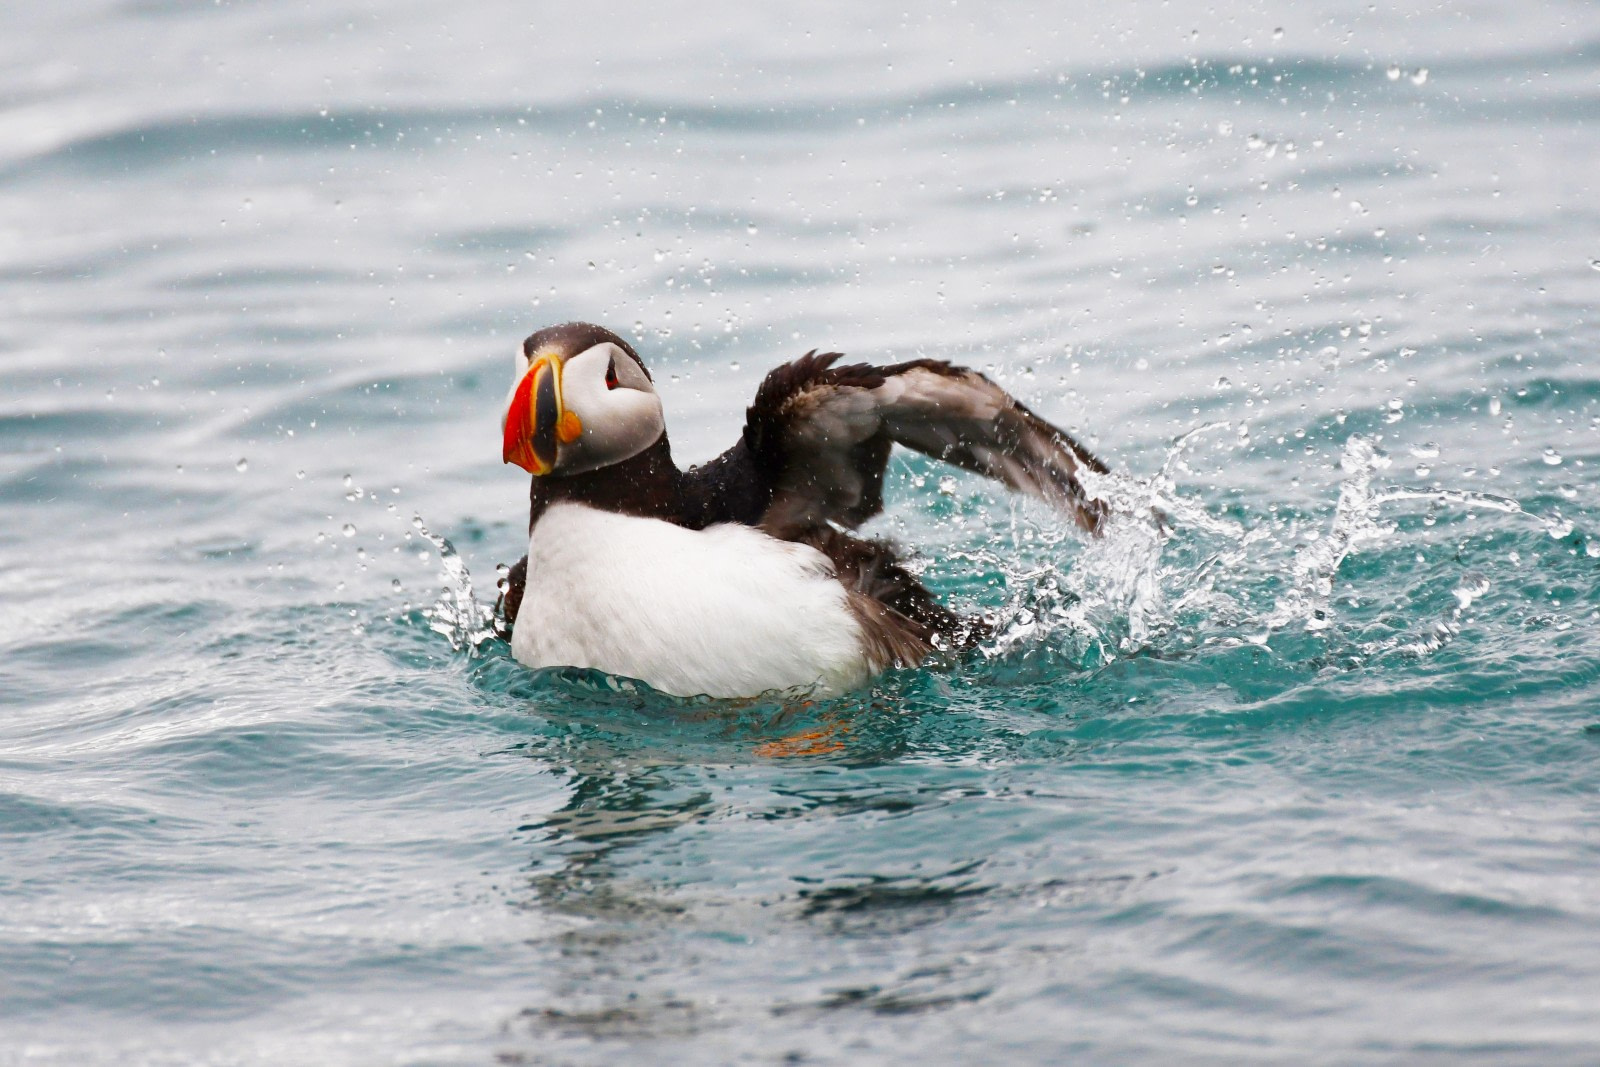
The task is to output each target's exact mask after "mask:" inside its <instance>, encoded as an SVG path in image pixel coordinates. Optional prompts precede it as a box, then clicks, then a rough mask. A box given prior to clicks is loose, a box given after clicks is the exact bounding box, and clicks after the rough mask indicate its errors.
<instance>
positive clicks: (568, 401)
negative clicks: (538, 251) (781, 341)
mask: <svg viewBox="0 0 1600 1067" xmlns="http://www.w3.org/2000/svg"><path fill="white" fill-rule="evenodd" d="M843 358H844V357H843V356H841V355H840V354H839V353H837V352H825V353H818V352H816V351H814V350H813V351H811V352H808V353H806V354H805V355H803V356H801V357H799V358H798V359H795V360H793V361H792V362H789V363H785V364H783V365H781V366H779V367H777V368H775V369H774V370H772V371H771V372H770V373H768V374H767V376H766V377H765V379H764V380H763V381H762V382H761V385H760V387H759V388H758V389H757V390H756V395H755V399H754V401H753V402H752V403H751V404H750V406H749V408H748V409H747V410H746V412H745V421H744V428H743V431H742V432H741V434H740V436H739V439H738V440H737V441H735V442H734V444H733V447H731V448H729V449H728V450H727V451H726V452H723V453H722V454H721V455H719V456H717V457H716V458H715V459H712V460H710V461H708V462H706V463H703V464H701V465H699V466H695V467H691V468H689V469H688V470H682V469H680V468H679V467H678V465H677V464H676V463H675V462H673V458H672V449H671V446H670V445H669V443H668V440H667V428H666V421H665V418H664V415H663V412H662V406H661V398H660V396H659V395H658V394H657V392H656V388H655V383H654V381H653V379H652V378H651V375H650V371H649V369H648V368H646V366H645V364H644V361H643V360H642V359H641V358H640V357H639V354H638V352H636V351H635V350H634V348H633V346H632V345H631V344H629V343H628V342H627V341H626V340H624V339H623V338H622V337H620V336H618V335H617V334H615V333H613V332H611V331H610V330H608V329H605V328H604V327H601V326H597V325H594V324H591V323H585V322H569V323H563V324H561V325H557V326H550V327H548V328H545V329H542V330H539V331H538V332H536V333H534V334H533V335H532V336H530V337H529V338H528V339H527V340H526V341H524V342H523V344H522V347H521V350H520V351H519V352H517V353H516V355H515V363H514V368H513V370H514V373H513V378H512V386H511V390H510V393H509V394H508V396H507V399H506V405H505V411H504V416H503V419H502V423H501V431H502V438H503V451H502V458H503V459H504V461H505V462H506V463H511V464H515V465H516V466H518V467H521V468H522V469H523V470H525V471H527V472H528V473H529V474H530V475H532V477H533V481H532V488H531V491H530V513H529V516H528V548H527V554H526V555H525V556H524V557H523V558H522V560H521V561H519V562H518V563H517V564H515V565H514V566H513V567H511V568H510V571H509V573H508V574H507V575H506V576H505V578H504V579H503V580H502V581H501V583H500V588H501V595H500V599H499V602H498V604H497V609H496V616H497V619H498V620H500V627H501V634H502V636H509V639H510V644H511V653H512V656H513V657H514V658H515V659H516V660H517V661H518V662H519V663H522V664H524V665H525V666H528V667H532V668H552V667H578V668H590V669H594V670H599V671H602V672H605V673H607V674H610V675H616V676H621V677H624V678H630V679H635V680H638V681H641V682H644V683H645V684H646V685H648V686H650V687H651V688H653V689H655V690H657V691H659V692H662V693H665V694H669V695H672V696H678V697H700V696H707V697H715V698H739V697H754V696H759V695H762V694H766V693H772V692H793V693H806V694H809V695H816V696H834V695H839V694H841V693H844V692H848V691H850V690H854V689H857V688H860V687H862V686H864V685H866V684H867V683H868V682H870V681H871V679H873V678H874V677H875V676H877V675H878V674H880V673H881V672H883V671H886V670H888V669H890V668H895V667H915V666H918V665H920V664H923V663H924V662H925V661H928V660H929V659H930V658H932V657H934V656H936V655H940V654H949V653H953V652H959V651H960V650H962V649H966V648H970V647H972V646H973V645H975V644H976V643H977V642H979V641H981V640H982V639H983V637H984V636H985V635H986V634H987V632H988V631H987V628H986V627H985V626H984V624H983V623H982V622H981V621H980V620H978V619H974V618H970V617H964V616H962V615H960V614H958V613H957V612H954V611H952V610H950V609H949V608H947V607H946V606H944V605H943V604H942V603H940V601H939V599H938V598H937V597H935V596H934V594H933V593H932V592H930V591H929V590H928V588H927V587H926V586H924V585H923V584H922V582H920V581H919V580H918V579H917V577H916V576H915V575H914V574H912V572H911V571H909V570H908V569H907V568H906V567H905V566H904V564H903V563H902V562H901V558H900V556H899V551H898V549H897V548H896V546H895V545H893V544H891V543H890V542H888V541H885V540H880V539H872V538H866V537H861V536H858V535H857V534H856V533H855V531H856V530H857V529H858V528H859V527H860V526H861V524H862V523H864V522H866V521H867V520H868V519H870V518H872V517H873V516H874V515H877V514H879V513H880V512H881V511H882V510H883V482H884V472H885V469H886V468H887V465H888V460H889V454H890V452H891V450H892V449H893V447H894V446H895V445H901V446H903V447H905V448H910V449H913V450H915V451H917V452H921V453H923V454H924V455H927V456H931V457H933V458H934V459H937V460H941V461H943V462H945V463H948V464H951V465H953V466H955V467H959V468H961V469H963V470H967V471H973V472H976V473H978V474H981V475H985V476H987V477H989V478H992V479H994V480H995V481H997V482H999V483H1001V484H1002V485H1004V486H1006V487H1007V488H1008V489H1010V490H1012V491H1015V492H1018V493H1022V494H1025V495H1027V496H1031V497H1034V498H1036V499H1039V500H1043V501H1045V502H1047V503H1048V504H1050V505H1052V506H1054V507H1055V508H1057V509H1058V510H1059V511H1061V512H1062V513H1064V514H1065V515H1067V516H1069V517H1070V518H1071V520H1072V521H1073V522H1074V523H1076V525H1077V526H1078V527H1080V528H1081V529H1082V530H1083V531H1084V532H1085V533H1087V534H1089V535H1091V536H1092V535H1097V534H1098V533H1099V532H1100V531H1101V528H1102V526H1103V525H1104V523H1105V521H1106V517H1107V512H1108V509H1107V506H1106V504H1105V503H1104V502H1103V501H1102V500H1100V499H1099V498H1097V497H1096V496H1095V495H1094V493H1093V492H1092V491H1091V489H1090V488H1089V486H1087V485H1086V484H1085V482H1086V479H1085V478H1084V477H1083V475H1084V472H1086V471H1087V472H1092V473H1093V474H1106V473H1107V472H1108V469H1107V467H1106V465H1105V464H1103V463H1102V462H1100V460H1098V459H1096V458H1095V457H1094V455H1092V454H1091V453H1090V452H1089V451H1088V450H1087V449H1085V448H1084V447H1083V446H1082V445H1080V444H1078V442H1077V441H1075V440H1073V439H1072V437H1070V436H1069V435H1068V434H1067V433H1066V432H1065V431H1063V430H1061V429H1060V428H1058V427H1056V426H1053V425H1051V424H1050V423H1049V422H1047V421H1045V420H1044V419H1042V418H1040V417H1039V416H1038V415H1036V414H1034V413H1033V412H1032V411H1030V410H1028V408H1026V407H1024V406H1023V405H1022V404H1021V403H1020V402H1018V401H1017V400H1016V399H1015V398H1014V397H1012V396H1011V395H1009V394H1008V393H1007V392H1006V391H1005V390H1004V389H1002V388H1000V386H998V385H996V384H995V383H994V382H993V381H991V380H990V379H989V378H987V377H985V376H984V375H983V374H981V373H979V372H978V371H975V370H972V369H970V368H967V367H961V366H956V365H953V364H951V363H947V362H944V361H942V360H937V359H914V360H910V361H908V362H904V363H893V364H889V365H886V366H875V365H872V364H868V363H843V362H841V360H842V359H843ZM1087 481H1090V482H1092V478H1091V479H1087Z"/></svg>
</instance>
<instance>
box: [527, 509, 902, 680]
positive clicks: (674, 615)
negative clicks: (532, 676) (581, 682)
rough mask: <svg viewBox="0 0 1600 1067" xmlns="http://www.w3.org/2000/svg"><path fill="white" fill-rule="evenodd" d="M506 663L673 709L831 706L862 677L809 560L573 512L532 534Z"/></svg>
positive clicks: (764, 544) (739, 538)
mask: <svg viewBox="0 0 1600 1067" xmlns="http://www.w3.org/2000/svg"><path fill="white" fill-rule="evenodd" d="M511 651H512V654H513V655H514V656H515V657H516V658H517V660H518V662H521V663H524V664H526V665H528V666H530V667H556V666H570V667H593V668H596V669H598V670H603V671H606V672H607V673H609V674H618V675H623V676H626V677H629V678H637V679H640V680H641V681H644V682H647V683H649V684H650V685H651V686H653V687H654V688H656V689H659V690H661V691H662V692H666V693H673V694H677V695H679V696H696V695H700V694H705V695H709V696H716V697H736V696H754V695H755V694H757V693H764V692H768V691H771V690H780V689H794V688H808V689H814V690H818V691H821V692H838V691H841V690H845V689H849V688H852V687H854V686H858V685H860V684H862V683H863V682H865V681H866V680H867V679H868V678H869V677H870V676H871V674H872V673H873V670H872V666H871V665H870V664H869V663H868V660H867V656H866V654H865V652H864V650H863V647H862V641H861V629H860V624H859V623H858V622H857V621H856V618H855V616H854V615H853V614H852V613H851V611H850V609H849V607H848V606H847V603H846V597H845V590H844V587H843V586H842V585H840V584H839V582H838V580H837V579H835V578H834V577H833V576H832V572H831V565H830V564H829V562H828V560H827V559H826V557H824V556H823V555H822V554H821V553H820V552H818V551H817V550H816V549H813V548H811V547H809V546H807V545H799V544H794V543H792V542H788V541H779V540H777V539H775V538H772V537H768V536H767V535H766V534H764V533H762V532H760V531H759V530H755V529H752V528H750V527H747V526H735V525H726V526H713V527H710V528H709V529H706V530H687V529H684V528H683V527H681V526H674V525H672V524H671V523H666V522H661V521H658V520H656V519H641V518H634V517H632V516H625V515H616V514H612V513H609V512H602V511H596V510H594V509H592V508H588V507H584V506H582V505H577V504H557V505H554V506H552V507H551V508H550V509H549V510H548V511H546V512H545V513H544V514H543V515H542V516H540V518H539V521H538V523H536V524H535V526H534V530H533V536H532V537H531V538H530V539H529V543H528V584H527V589H526V592H525V593H524V594H523V599H522V606H521V608H520V609H519V611H518V613H517V622H516V627H515V629H514V631H513V633H512V638H511Z"/></svg>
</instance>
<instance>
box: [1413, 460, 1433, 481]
mask: <svg viewBox="0 0 1600 1067" xmlns="http://www.w3.org/2000/svg"><path fill="white" fill-rule="evenodd" d="M1432 473H1433V468H1432V467H1430V466H1428V465H1427V464H1426V463H1418V464H1417V467H1416V474H1417V477H1418V478H1426V477H1427V476H1428V475H1430V474H1432Z"/></svg>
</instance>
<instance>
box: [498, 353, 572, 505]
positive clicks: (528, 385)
mask: <svg viewBox="0 0 1600 1067" xmlns="http://www.w3.org/2000/svg"><path fill="white" fill-rule="evenodd" d="M582 432H583V423H582V422H580V421H579V419H578V416H577V415H575V414H574V413H572V412H570V411H567V410H565V408H564V407H563V405H562V402H561V359H560V357H559V356H555V355H545V356H540V357H539V358H538V359H536V360H534V361H533V366H531V367H529V368H528V372H527V373H526V374H524V375H523V376H522V380H521V381H520V382H518V383H517V387H516V389H515V390H514V391H513V392H512V394H511V406H510V407H509V408H507V409H506V433H505V443H504V448H503V450H502V452H501V458H502V459H504V460H505V462H507V463H515V464H516V465H517V466H519V467H521V468H522V469H523V470H525V471H527V472H528V473H529V474H532V475H534V476H535V477H538V476H541V475H545V474H549V473H550V472H551V471H552V470H554V469H555V465H556V446H557V445H558V444H571V443H572V442H573V441H576V440H577V439H578V435H579V434H580V433H582Z"/></svg>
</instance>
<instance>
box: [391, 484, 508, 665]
mask: <svg viewBox="0 0 1600 1067" xmlns="http://www.w3.org/2000/svg"><path fill="white" fill-rule="evenodd" d="M411 525H412V526H414V527H415V528H416V530H417V532H418V533H419V534H421V535H422V536H423V537H424V538H426V539H427V540H428V541H429V542H431V543H432V544H433V547H434V549H435V550H437V551H438V553H439V577H440V579H441V589H442V591H441V593H440V595H439V599H438V600H437V601H435V602H434V604H433V606H432V607H430V608H427V609H426V610H424V611H423V617H424V618H426V619H427V620H428V627H429V629H431V630H433V631H434V632H435V633H437V634H442V635H443V636H444V638H445V639H446V640H448V641H449V642H450V647H451V648H453V649H455V650H456V651H457V652H461V651H466V652H467V653H469V654H471V653H473V652H476V651H477V649H478V647H479V646H481V645H482V644H483V643H484V642H485V641H487V640H489V639H490V638H491V637H493V636H494V635H495V631H494V609H493V608H491V607H488V606H486V605H485V604H483V603H481V602H480V601H479V600H478V598H477V597H476V596H474V595H473V592H472V574H471V572H469V571H468V570H467V565H466V563H465V562H464V561H463V560H462V559H461V555H460V553H458V552H457V551H456V547H455V546H454V545H452V544H451V543H450V540H449V539H448V538H446V537H443V536H440V535H439V534H436V533H434V532H432V531H431V530H429V529H428V527H427V525H426V524H425V523H424V522H423V521H422V516H421V515H416V516H413V517H412V519H411Z"/></svg>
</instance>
